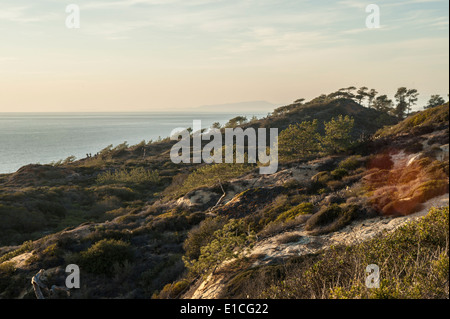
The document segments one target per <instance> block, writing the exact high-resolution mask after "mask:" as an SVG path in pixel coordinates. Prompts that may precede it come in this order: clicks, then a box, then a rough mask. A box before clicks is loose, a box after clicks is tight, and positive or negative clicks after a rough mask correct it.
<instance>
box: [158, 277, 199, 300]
mask: <svg viewBox="0 0 450 319" xmlns="http://www.w3.org/2000/svg"><path fill="white" fill-rule="evenodd" d="M189 285H190V282H189V281H188V280H186V279H183V280H180V281H177V282H176V283H173V284H167V285H165V286H164V288H163V289H162V290H161V292H160V293H159V294H157V295H154V296H153V297H152V299H156V298H158V299H175V298H178V297H179V296H180V295H181V293H183V291H185V290H186V288H188V287H189Z"/></svg>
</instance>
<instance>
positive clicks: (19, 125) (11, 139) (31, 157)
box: [0, 113, 267, 174]
mask: <svg viewBox="0 0 450 319" xmlns="http://www.w3.org/2000/svg"><path fill="white" fill-rule="evenodd" d="M266 114H267V113H264V114H238V115H246V116H247V117H248V118H250V117H251V116H253V115H255V116H257V117H258V118H261V117H263V116H265V115H266ZM235 116H236V114H235V113H233V114H230V113H209V114H205V113H0V174H4V173H13V172H15V171H17V170H18V169H19V168H20V167H22V166H24V165H28V164H37V163H39V164H49V163H51V162H54V161H58V160H61V159H66V158H67V157H69V156H72V155H73V156H75V157H76V158H77V159H81V158H84V157H86V154H88V153H91V154H92V155H94V154H95V153H97V152H99V151H100V150H102V149H103V148H105V147H106V146H108V145H110V144H113V146H116V145H118V144H121V143H123V142H127V143H128V144H129V145H135V144H138V143H140V142H141V141H142V140H145V141H146V142H148V141H149V140H157V139H158V138H159V137H161V138H165V137H168V136H169V135H170V133H171V132H172V130H173V129H175V128H180V127H183V128H188V127H192V125H193V120H201V121H202V127H203V128H208V127H210V126H211V124H212V123H214V122H219V123H220V124H222V125H223V124H225V123H226V122H227V121H228V120H229V119H231V118H233V117H235Z"/></svg>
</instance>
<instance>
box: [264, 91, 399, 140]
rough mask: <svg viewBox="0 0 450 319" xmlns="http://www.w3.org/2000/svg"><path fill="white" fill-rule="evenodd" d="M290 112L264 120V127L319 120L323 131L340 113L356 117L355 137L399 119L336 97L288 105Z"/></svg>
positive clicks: (374, 130) (353, 133) (284, 127)
mask: <svg viewBox="0 0 450 319" xmlns="http://www.w3.org/2000/svg"><path fill="white" fill-rule="evenodd" d="M287 108H289V112H284V113H281V114H274V115H273V116H271V117H270V118H268V119H267V120H266V121H263V122H262V126H263V127H276V128H279V130H280V131H282V130H284V129H286V128H287V127H288V126H289V125H290V124H294V123H300V122H303V121H312V120H314V119H317V120H318V123H319V131H320V132H322V131H323V123H324V122H328V121H330V120H331V119H332V118H337V117H338V116H339V115H342V116H346V115H348V116H350V117H353V118H354V119H355V127H354V129H353V131H352V136H353V138H355V139H357V138H360V137H361V136H362V135H366V136H368V135H372V134H374V133H375V132H376V131H377V130H379V129H380V128H381V127H383V126H385V125H393V124H396V123H397V122H398V120H397V119H396V118H395V117H393V116H390V115H388V114H386V113H384V112H380V111H377V110H374V109H369V108H366V107H363V106H361V105H360V104H358V103H356V102H355V101H353V100H351V99H335V100H331V101H327V102H310V103H306V104H300V105H296V104H293V105H290V106H287Z"/></svg>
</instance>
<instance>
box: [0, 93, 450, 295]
mask: <svg viewBox="0 0 450 319" xmlns="http://www.w3.org/2000/svg"><path fill="white" fill-rule="evenodd" d="M335 102H336V101H335ZM337 102H339V101H337ZM447 108H448V105H447ZM327 109H328V110H329V112H330V114H331V115H330V114H328V113H327ZM333 110H334V111H333ZM349 110H350V111H351V112H353V114H351V115H353V116H354V117H355V127H356V128H358V127H359V128H360V129H361V130H362V129H366V128H365V126H366V125H367V127H369V128H370V132H372V133H374V132H375V131H376V129H379V128H381V127H382V126H383V125H384V124H381V123H379V124H374V121H372V124H370V125H373V126H369V123H368V122H369V121H370V119H367V118H365V116H362V115H363V114H365V115H366V116H367V115H368V114H369V113H368V112H370V114H372V111H371V110H367V109H364V108H362V107H361V106H359V105H357V104H356V105H355V103H353V102H351V101H348V100H345V101H344V100H341V101H340V102H339V103H337V104H333V102H331V103H325V104H318V105H315V106H314V107H313V106H311V107H310V108H308V110H307V111H306V110H305V109H303V108H302V107H300V108H299V109H298V110H297V109H294V110H293V111H292V112H293V113H296V112H298V113H299V114H302V115H298V118H297V120H298V121H303V120H308V119H309V120H310V119H314V118H316V117H315V115H314V112H316V113H317V114H318V115H317V117H318V118H320V121H327V120H330V119H331V117H333V114H334V112H336V115H340V114H343V115H346V114H349V113H348V112H350V111H349ZM435 111H440V109H439V108H436V109H435ZM339 112H347V113H339ZM338 113H339V114H338ZM306 114H309V116H311V117H310V118H306V119H305V118H303V117H304V116H306ZM358 114H359V115H361V116H359V115H358ZM373 114H375V113H373ZM420 114H421V113H419V114H417V115H415V116H420ZM430 114H434V113H430ZM291 115H292V114H290V115H289V116H282V117H280V118H279V117H278V116H273V117H269V118H266V119H263V120H260V121H257V123H256V122H255V123H251V125H260V126H264V127H267V126H272V127H275V126H276V125H280V127H287V126H288V125H289V123H291V122H292V121H294V120H292V117H291ZM336 115H334V116H336ZM376 115H377V116H382V114H379V112H377V114H376ZM272 121H273V122H272ZM277 121H278V122H277ZM361 121H363V122H362V124H361ZM415 123H416V125H413V126H412V127H411V128H410V130H406V131H405V130H402V132H401V134H390V135H386V136H384V137H382V138H378V139H373V140H364V141H361V142H359V143H358V144H355V145H354V146H353V148H352V149H350V150H349V151H348V152H347V153H341V154H337V155H333V156H327V157H323V158H316V159H312V160H310V161H297V162H290V163H286V164H283V163H281V164H280V167H279V171H278V172H277V173H276V174H273V175H269V176H261V175H259V174H258V171H257V170H255V167H254V166H253V167H252V166H249V167H248V168H245V167H242V168H240V169H236V168H235V167H234V165H229V166H226V167H224V166H218V167H217V169H215V168H214V167H210V168H209V169H203V170H197V169H198V168H199V167H201V166H202V165H184V166H181V167H180V166H178V165H175V164H173V163H172V162H171V161H170V158H169V156H168V152H169V150H170V147H171V145H173V143H172V142H171V141H168V140H163V141H160V142H157V143H151V144H148V145H147V144H142V145H137V146H134V147H121V148H117V149H111V148H107V149H105V150H103V151H102V152H100V154H99V155H98V156H96V157H93V158H88V159H84V160H81V161H78V162H74V163H67V164H64V165H60V166H58V167H57V168H54V167H52V166H30V167H25V168H23V169H21V170H19V171H18V172H17V173H15V174H10V175H3V176H0V187H2V194H1V196H0V205H2V206H0V213H2V214H3V215H4V216H6V217H7V218H9V221H10V223H9V224H7V225H6V228H5V232H6V233H7V234H9V237H3V238H2V240H4V241H5V242H8V241H11V242H12V243H14V244H13V245H11V244H9V245H10V246H4V247H2V248H1V250H0V297H3V298H34V292H33V290H32V287H31V285H30V284H29V283H30V279H31V277H32V276H34V275H35V274H36V273H37V272H38V271H39V270H40V269H46V271H47V276H48V285H49V287H50V286H51V285H53V284H56V285H63V284H64V278H65V275H66V274H65V272H64V270H65V266H66V265H68V264H71V263H75V264H78V265H80V267H81V271H82V276H83V284H82V288H81V289H79V290H73V291H72V294H71V297H72V298H80V297H81V298H114V297H121V298H149V297H152V296H153V297H159V298H180V297H186V298H188V297H196V298H215V297H220V296H223V297H227V298H228V297H229V298H232V297H242V296H244V297H245V294H248V293H247V292H248V291H249V289H247V288H249V287H250V286H246V285H247V283H248V282H249V280H251V281H253V282H254V283H257V284H258V285H260V286H259V287H258V289H256V288H255V287H250V288H251V290H253V291H254V292H255V294H254V295H251V296H253V297H264V296H270V297H282V298H284V297H288V295H283V294H280V292H281V291H283V287H277V286H276V285H275V286H274V288H273V291H272V290H271V287H272V284H273V280H272V279H274V280H278V279H279V278H278V277H273V273H272V272H271V269H274V268H270V267H274V266H277V265H278V266H279V267H284V266H283V265H284V263H288V264H287V265H289V263H291V264H294V265H295V264H298V263H297V262H296V261H295V260H291V258H292V257H293V256H300V255H301V256H303V257H301V258H306V260H307V261H308V262H307V263H306V264H302V265H303V266H302V267H301V269H303V270H304V269H305V268H304V267H306V266H305V265H307V267H309V265H315V263H316V262H319V261H320V260H322V263H323V262H324V261H325V262H331V259H328V258H334V257H333V256H334V255H332V254H331V255H321V256H322V257H320V256H319V259H315V258H316V257H315V255H316V254H317V253H318V252H319V251H320V250H322V249H325V250H326V251H327V250H328V248H329V247H331V246H333V245H336V244H339V243H345V244H346V245H352V244H355V243H356V242H358V241H361V240H365V239H368V238H370V237H371V236H376V235H377V234H379V233H380V232H381V230H383V229H385V230H393V229H395V228H396V227H398V226H399V225H401V224H403V223H404V222H406V221H407V220H408V219H409V218H410V217H400V218H398V217H397V216H402V215H408V216H414V214H417V213H418V212H419V213H420V212H421V211H423V209H424V208H426V207H427V206H429V205H430V200H431V201H433V200H435V199H436V198H440V199H442V200H444V201H445V197H447V199H448V137H447V139H445V136H448V118H447V120H446V121H445V119H444V121H441V122H440V124H439V125H436V126H433V127H432V128H431V129H426V130H423V131H422V130H421V129H420V124H421V123H422V122H421V121H417V122H415ZM399 125H402V123H400V124H399ZM361 132H362V131H361ZM361 132H358V133H357V134H354V135H355V138H359V137H360V133H361ZM144 150H145V152H144ZM144 155H145V157H144ZM142 168H144V169H145V171H142V170H141V169H142ZM154 170H158V174H157V175H155V174H147V173H148V172H152V171H154ZM115 172H117V174H116V173H115ZM196 174H197V175H196ZM198 174H203V175H204V176H203V175H202V176H201V177H202V178H201V180H202V181H207V182H205V183H203V184H201V185H197V186H196V185H195V184H193V185H191V186H192V187H191V188H189V187H186V188H183V189H184V190H185V191H183V193H177V192H176V191H174V190H176V189H177V188H179V187H181V186H186V185H185V184H184V183H185V182H186V181H188V180H192V178H191V179H189V176H193V177H195V176H199V175H198ZM206 175H207V176H206ZM223 176H228V178H227V179H226V180H222V182H221V184H219V183H218V182H217V181H218V180H219V179H220V178H221V177H223ZM106 177H108V178H106ZM193 179H194V180H195V179H196V178H193ZM134 180H136V181H140V182H133V181H134ZM445 180H447V183H445V182H444V181H445ZM22 183H27V186H26V187H25V188H23V187H21V184H22ZM208 183H209V184H208ZM224 193H225V194H224ZM174 194H175V195H174ZM392 194H395V196H394V197H392ZM446 194H447V195H446ZM442 195H444V196H443V197H442ZM220 198H222V201H220V202H219V199H220ZM392 203H396V204H392ZM424 203H425V206H423V205H424ZM447 203H448V200H447ZM1 209H3V210H1ZM383 214H387V215H389V217H386V215H383ZM447 214H448V213H447ZM3 215H2V216H3ZM439 216H441V215H439ZM444 217H445V214H444ZM29 218H35V219H36V218H38V220H37V222H34V221H33V222H29ZM439 218H440V219H442V218H443V217H442V218H441V217H439ZM439 218H438V219H437V221H438V222H437V225H438V226H439V225H441V226H442V225H444V224H442V223H440V222H439V221H440V219H439ZM31 220H33V219H31ZM39 221H40V222H41V223H42V224H39V223H38V222H39ZM49 221H50V222H49ZM366 224H367V225H368V226H367V227H366ZM11 225H13V227H11ZM37 225H38V226H39V227H36V226H37ZM382 225H385V226H382ZM438 226H436V227H437V228H438ZM444 226H445V225H444ZM2 227H5V225H3V226H2ZM447 227H448V226H447ZM353 230H354V231H353ZM433 234H434V233H433ZM356 235H358V236H356ZM439 238H440V237H439ZM28 239H32V240H33V241H27V242H25V243H23V244H21V243H22V242H23V240H28ZM439 240H440V239H439ZM431 242H432V243H436V247H435V248H436V251H437V249H440V247H441V246H440V245H441V242H440V241H434V240H431ZM6 245H8V244H6ZM244 248H250V250H248V251H246V250H245V249H244ZM394 248H395V247H394ZM430 249H431V248H430ZM238 252H239V253H241V255H236V253H238ZM238 256H241V257H239V258H235V257H238ZM355 256H356V255H355ZM430 256H431V255H430ZM433 256H434V255H433ZM433 256H431V257H430V258H429V260H426V263H437V264H438V266H437V267H436V268H433V271H437V272H439V271H441V270H442V269H441V268H440V267H441V266H439V265H441V264H442V265H443V266H442V267H444V268H445V265H446V264H445V263H446V262H447V265H448V255H447V259H445V256H443V257H442V258H441V257H439V256H437V255H436V256H435V257H433ZM233 258H235V259H233ZM230 260H231V262H230ZM380 260H381V259H380ZM446 260H447V261H446ZM344 262H345V260H344ZM362 262H363V261H361V263H362ZM381 262H382V260H381ZM310 263H312V264H310ZM361 266H364V267H365V265H361ZM255 267H259V268H255ZM317 267H318V268H317ZM317 267H316V268H317V269H318V270H317V271H319V272H320V273H321V274H322V275H323V276H325V275H326V273H325V272H326V269H324V268H321V267H319V266H317ZM316 268H315V269H316ZM253 269H258V271H257V272H253ZM322 272H324V273H322ZM319 278H320V277H319ZM326 278H327V280H331V281H333V280H335V279H336V278H335V277H333V275H332V274H330V275H329V276H328V277H326ZM438 278H440V277H439V276H438ZM256 279H257V280H256ZM411 280H420V278H418V277H417V278H416V277H412V279H411ZM306 283H309V282H306ZM316 284H318V283H316ZM437 284H438V283H436V284H432V285H434V286H433V287H435V286H436V285H437ZM355 287H356V288H355V289H359V288H360V286H358V285H357V283H355ZM387 287H391V286H389V285H388V286H387ZM334 288H336V290H335V291H334V292H333V294H332V295H326V294H323V292H322V295H320V294H318V291H319V290H317V291H315V292H314V293H315V294H316V295H312V294H309V295H308V294H307V293H303V292H302V293H301V294H300V293H297V292H295V293H293V296H294V297H298V296H304V297H332V296H336V297H339V296H343V295H342V292H340V291H339V290H338V289H337V288H339V287H334ZM428 288H429V289H434V288H432V287H431V288H430V287H428ZM428 288H427V289H428ZM436 295H437V294H433V295H432V296H436ZM353 296H359V295H357V294H355V295H353ZM364 296H366V295H364ZM49 297H51V296H49Z"/></svg>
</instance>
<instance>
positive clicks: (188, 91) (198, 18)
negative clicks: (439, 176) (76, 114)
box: [0, 0, 449, 112]
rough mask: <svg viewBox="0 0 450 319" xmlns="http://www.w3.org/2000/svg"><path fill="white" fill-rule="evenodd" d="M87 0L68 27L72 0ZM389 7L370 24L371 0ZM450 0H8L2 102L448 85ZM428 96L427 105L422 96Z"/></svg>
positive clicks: (264, 96)
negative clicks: (377, 22) (78, 19)
mask: <svg viewBox="0 0 450 319" xmlns="http://www.w3.org/2000/svg"><path fill="white" fill-rule="evenodd" d="M71 3H73V4H76V5H78V6H79V8H80V10H81V11H80V13H81V15H80V17H81V25H80V28H79V29H68V28H67V27H66V24H65V20H66V17H67V16H68V15H69V14H68V13H66V12H65V9H66V6H67V5H68V4H71ZM370 3H375V4H377V5H378V6H379V7H380V9H381V28H380V29H368V28H367V27H366V24H365V21H366V17H367V16H368V15H369V13H366V11H365V8H366V6H367V5H368V4H370ZM448 6H449V2H448V0H442V1H440V0H403V1H398V0H397V1H392V0H389V1H384V0H379V1H377V0H371V2H365V1H356V0H344V1H322V0H321V1H318V0H311V1H309V0H68V1H61V0H39V1H32V0H27V1H24V0H14V1H10V0H0V112H10V111H34V112H40V111H61V112H63V111H64V112H65V111H133V110H136V111H146V110H148V111H151V110H156V109H160V110H161V109H162V110H170V109H173V108H187V109H188V108H192V107H195V106H200V105H210V104H223V103H231V102H242V101H254V100H266V101H269V102H272V103H275V104H277V105H284V104H286V103H289V102H292V101H294V100H295V99H297V98H301V97H304V98H307V99H311V98H314V97H315V96H318V95H319V94H321V93H330V92H332V91H335V90H337V89H339V88H342V87H347V86H351V85H355V86H363V85H364V86H368V87H369V88H376V89H377V90H378V91H379V92H380V93H382V94H387V95H389V96H390V97H392V98H393V95H394V93H395V91H396V89H397V88H398V87H400V86H406V87H408V88H416V89H418V90H419V92H420V93H421V101H420V102H421V103H422V105H423V103H424V102H426V101H427V100H428V99H429V97H430V95H431V94H435V93H438V94H441V95H443V96H445V98H447V94H448V87H449V62H448V59H449V16H448V10H449V8H448ZM422 105H420V106H422Z"/></svg>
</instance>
